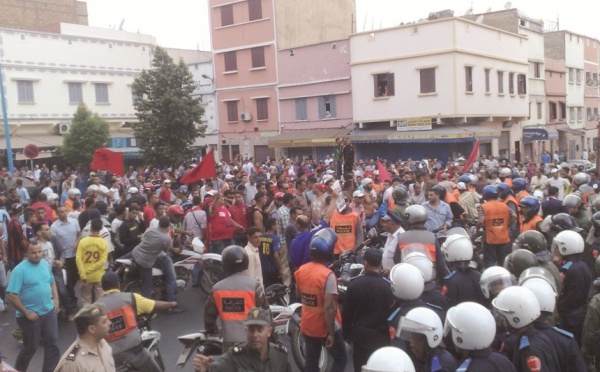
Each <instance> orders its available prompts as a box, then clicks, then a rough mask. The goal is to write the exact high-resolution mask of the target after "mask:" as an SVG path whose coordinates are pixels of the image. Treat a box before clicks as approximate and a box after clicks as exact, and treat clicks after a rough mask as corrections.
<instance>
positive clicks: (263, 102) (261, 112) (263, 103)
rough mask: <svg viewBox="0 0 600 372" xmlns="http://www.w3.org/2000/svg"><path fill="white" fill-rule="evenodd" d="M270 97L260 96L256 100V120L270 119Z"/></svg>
mask: <svg viewBox="0 0 600 372" xmlns="http://www.w3.org/2000/svg"><path fill="white" fill-rule="evenodd" d="M267 99H268V98H258V99H257V100H256V120H269V105H268V104H267Z"/></svg>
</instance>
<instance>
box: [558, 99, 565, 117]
mask: <svg viewBox="0 0 600 372" xmlns="http://www.w3.org/2000/svg"><path fill="white" fill-rule="evenodd" d="M559 105H560V114H559V115H560V116H559V117H560V119H561V120H566V119H567V104H566V103H565V102H560V103H559Z"/></svg>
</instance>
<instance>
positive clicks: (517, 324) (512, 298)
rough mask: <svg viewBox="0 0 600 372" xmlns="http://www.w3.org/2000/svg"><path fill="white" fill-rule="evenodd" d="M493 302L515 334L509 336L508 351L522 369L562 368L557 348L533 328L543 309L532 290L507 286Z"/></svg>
mask: <svg viewBox="0 0 600 372" xmlns="http://www.w3.org/2000/svg"><path fill="white" fill-rule="evenodd" d="M492 305H493V306H494V309H495V310H496V311H497V312H498V313H499V314H500V315H501V317H502V318H501V319H502V321H503V323H504V326H505V327H506V328H507V329H508V331H509V332H510V333H511V335H512V337H510V338H509V339H508V342H510V343H512V345H510V346H509V347H507V348H506V350H507V351H509V358H510V359H512V362H513V364H514V365H515V366H516V367H517V369H518V370H519V371H527V370H530V371H555V372H559V371H560V365H559V362H558V357H557V356H556V353H557V352H558V351H557V350H555V349H554V345H553V344H552V342H551V341H550V339H549V338H548V337H547V336H545V335H544V334H543V333H541V332H540V331H538V330H536V329H535V328H534V327H533V322H534V321H535V320H536V319H537V318H538V317H539V316H540V314H541V312H540V304H539V302H538V300H537V298H536V297H535V295H534V294H533V293H532V292H531V291H530V290H529V289H527V288H525V287H519V286H513V287H508V288H505V289H503V290H502V292H500V294H498V297H496V298H495V299H494V300H493V301H492ZM511 354H512V355H511Z"/></svg>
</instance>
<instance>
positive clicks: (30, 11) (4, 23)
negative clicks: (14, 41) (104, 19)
mask: <svg viewBox="0 0 600 372" xmlns="http://www.w3.org/2000/svg"><path fill="white" fill-rule="evenodd" d="M61 22H65V23H76V24H82V25H87V24H88V22H87V3H85V2H83V1H75V0H51V1H48V0H1V1H0V27H2V28H14V29H25V30H39V29H41V28H44V27H46V26H50V25H56V24H58V23H61Z"/></svg>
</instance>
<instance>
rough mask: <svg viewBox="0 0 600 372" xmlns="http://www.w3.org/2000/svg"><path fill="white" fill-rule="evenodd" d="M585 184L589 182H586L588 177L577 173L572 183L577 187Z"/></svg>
mask: <svg viewBox="0 0 600 372" xmlns="http://www.w3.org/2000/svg"><path fill="white" fill-rule="evenodd" d="M587 182H589V181H588V175H587V174H586V173H583V172H579V173H577V174H576V175H575V176H573V183H574V184H576V185H577V186H581V185H583V184H584V183H587Z"/></svg>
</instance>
